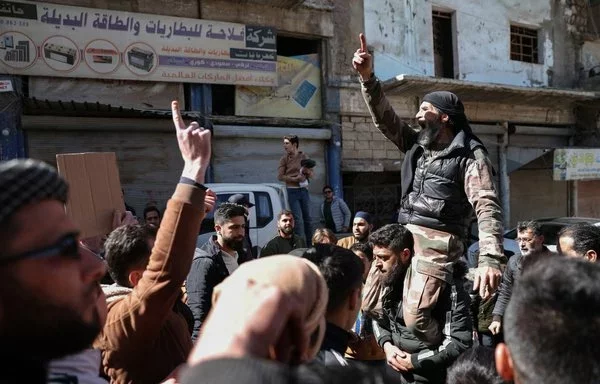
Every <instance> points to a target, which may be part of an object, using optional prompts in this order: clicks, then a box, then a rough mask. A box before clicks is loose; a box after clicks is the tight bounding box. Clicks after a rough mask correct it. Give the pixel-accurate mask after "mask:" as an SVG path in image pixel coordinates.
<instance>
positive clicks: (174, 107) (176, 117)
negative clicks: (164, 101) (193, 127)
mask: <svg viewBox="0 0 600 384" xmlns="http://www.w3.org/2000/svg"><path fill="white" fill-rule="evenodd" d="M171 112H172V113H173V124H175V128H177V129H185V123H184V122H183V118H182V117H181V112H180V111H179V102H178V101H176V100H173V101H172V102H171Z"/></svg>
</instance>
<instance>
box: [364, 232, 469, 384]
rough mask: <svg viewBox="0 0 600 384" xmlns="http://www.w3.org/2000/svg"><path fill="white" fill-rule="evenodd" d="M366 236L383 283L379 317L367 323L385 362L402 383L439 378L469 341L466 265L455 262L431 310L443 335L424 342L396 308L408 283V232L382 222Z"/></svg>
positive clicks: (442, 378) (441, 379)
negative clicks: (430, 343) (437, 340)
mask: <svg viewBox="0 0 600 384" xmlns="http://www.w3.org/2000/svg"><path fill="white" fill-rule="evenodd" d="M369 241H370V242H371V243H372V244H373V255H375V257H376V259H377V261H376V266H377V268H378V269H379V270H380V271H381V273H382V275H381V278H382V282H383V285H384V290H383V293H382V307H383V316H382V318H381V319H379V320H377V321H375V322H374V324H373V327H374V330H375V336H376V337H377V342H378V343H379V345H380V346H381V347H382V348H383V350H384V351H385V355H386V359H387V362H388V365H389V366H390V367H391V368H392V369H394V370H395V371H397V372H399V373H400V374H401V375H402V379H403V382H405V383H440V384H442V383H444V382H445V378H446V369H447V368H448V367H449V366H450V365H451V364H452V362H453V361H454V360H455V359H456V358H457V357H458V356H459V355H460V354H461V353H462V352H464V351H465V350H466V349H467V348H469V347H470V346H471V344H472V328H473V327H472V324H471V318H470V315H469V296H468V294H467V292H466V291H465V289H464V287H463V278H464V274H465V272H466V266H465V267H464V268H458V266H459V265H456V266H455V268H454V279H453V281H451V282H450V283H449V284H447V285H446V286H445V287H444V289H443V290H442V291H441V292H440V294H439V297H438V298H437V302H436V304H435V307H434V308H433V309H432V312H431V316H432V318H433V319H435V320H436V322H437V323H438V324H439V325H440V327H441V329H440V330H439V331H440V333H441V334H442V335H443V339H442V342H441V343H440V344H439V345H436V346H433V347H430V346H428V345H426V344H425V343H424V342H423V341H422V340H420V339H419V338H417V337H416V336H415V334H414V333H413V332H412V331H411V330H410V329H409V327H408V326H407V325H406V323H405V320H404V316H403V311H402V305H403V299H402V298H403V291H405V290H408V289H410V283H411V279H410V273H411V271H412V268H410V265H411V259H412V253H413V246H414V240H413V236H412V234H411V233H410V231H409V230H408V229H406V227H404V226H402V225H400V224H388V225H386V226H384V227H383V228H381V229H379V230H377V231H376V232H374V233H372V234H371V236H370V237H369ZM460 275H462V276H460Z"/></svg>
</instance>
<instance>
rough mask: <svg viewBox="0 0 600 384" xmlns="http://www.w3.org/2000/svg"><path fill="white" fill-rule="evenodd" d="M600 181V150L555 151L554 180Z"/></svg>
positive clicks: (562, 149)
mask: <svg viewBox="0 0 600 384" xmlns="http://www.w3.org/2000/svg"><path fill="white" fill-rule="evenodd" d="M598 179H600V149H598V148H557V149H555V150H554V180H598Z"/></svg>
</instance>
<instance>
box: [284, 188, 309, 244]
mask: <svg viewBox="0 0 600 384" xmlns="http://www.w3.org/2000/svg"><path fill="white" fill-rule="evenodd" d="M286 189H287V194H288V202H289V203H290V209H291V210H292V213H293V214H294V223H295V227H294V232H295V233H296V234H297V235H298V236H303V237H304V236H305V239H306V244H307V245H309V244H310V239H311V238H312V228H311V219H310V197H309V195H308V189H306V188H286Z"/></svg>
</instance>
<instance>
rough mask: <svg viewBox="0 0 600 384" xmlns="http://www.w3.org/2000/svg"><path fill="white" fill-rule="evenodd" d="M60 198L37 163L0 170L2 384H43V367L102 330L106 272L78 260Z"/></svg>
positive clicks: (7, 164)
mask: <svg viewBox="0 0 600 384" xmlns="http://www.w3.org/2000/svg"><path fill="white" fill-rule="evenodd" d="M67 192H68V186H67V183H66V182H65V181H64V180H63V179H62V178H61V177H59V176H58V174H57V173H56V171H55V169H54V168H52V167H50V166H49V165H47V164H45V163H42V162H39V161H36V160H31V159H19V160H11V161H3V162H0V244H2V246H1V247H0V345H1V346H2V348H1V351H0V361H2V369H1V370H0V382H2V383H45V382H46V378H47V364H48V362H49V361H50V360H52V359H56V358H60V357H63V356H66V355H69V354H73V353H76V352H79V351H80V350H83V349H84V348H87V347H88V346H89V345H91V344H92V341H93V340H94V338H95V337H96V336H97V335H98V333H99V332H100V329H101V328H102V319H101V314H100V312H99V308H98V306H97V305H96V304H97V301H98V299H99V298H100V296H101V295H102V290H101V289H100V280H101V279H102V277H103V276H104V274H105V273H106V267H105V266H104V263H102V260H101V259H100V258H98V257H96V256H95V255H94V254H92V253H91V252H82V250H81V248H80V246H79V239H78V237H79V229H78V228H77V226H76V225H75V224H74V223H73V222H72V221H71V219H70V218H69V217H68V216H67V214H66V212H65V209H64V204H65V202H66V201H67Z"/></svg>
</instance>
